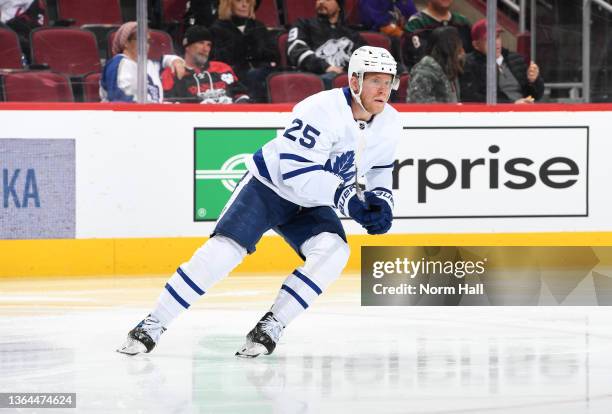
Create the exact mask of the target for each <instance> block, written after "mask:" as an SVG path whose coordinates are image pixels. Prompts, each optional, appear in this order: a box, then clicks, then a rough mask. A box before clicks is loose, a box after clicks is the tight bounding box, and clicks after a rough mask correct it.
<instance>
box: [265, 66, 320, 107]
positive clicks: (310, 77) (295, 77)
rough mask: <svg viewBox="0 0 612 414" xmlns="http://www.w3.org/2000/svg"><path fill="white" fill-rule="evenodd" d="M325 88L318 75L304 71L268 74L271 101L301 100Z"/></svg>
mask: <svg viewBox="0 0 612 414" xmlns="http://www.w3.org/2000/svg"><path fill="white" fill-rule="evenodd" d="M323 89H324V86H323V81H322V80H321V78H319V77H318V76H317V75H314V74H312V73H303V72H277V73H272V74H271V75H270V76H268V96H269V99H270V102H271V103H294V102H299V101H301V100H302V99H304V98H307V97H308V96H310V95H314V94H315V93H317V92H321V91H322V90H323Z"/></svg>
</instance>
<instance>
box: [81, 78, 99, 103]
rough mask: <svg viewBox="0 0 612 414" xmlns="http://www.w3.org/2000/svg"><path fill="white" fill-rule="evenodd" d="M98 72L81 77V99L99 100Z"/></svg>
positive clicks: (86, 100) (88, 100)
mask: <svg viewBox="0 0 612 414" xmlns="http://www.w3.org/2000/svg"><path fill="white" fill-rule="evenodd" d="M101 77H102V75H101V74H100V73H90V74H88V75H85V77H83V101H85V102H100V78H101Z"/></svg>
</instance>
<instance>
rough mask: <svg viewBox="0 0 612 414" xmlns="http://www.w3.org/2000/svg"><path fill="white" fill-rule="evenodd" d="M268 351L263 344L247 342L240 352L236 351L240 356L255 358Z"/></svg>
mask: <svg viewBox="0 0 612 414" xmlns="http://www.w3.org/2000/svg"><path fill="white" fill-rule="evenodd" d="M267 353H268V350H267V349H266V347H265V346H263V345H262V344H258V343H254V342H247V343H246V344H245V345H244V346H243V347H242V348H241V349H240V350H239V351H238V352H236V356H237V357H240V358H255V357H258V356H259V355H262V354H264V355H265V354H267Z"/></svg>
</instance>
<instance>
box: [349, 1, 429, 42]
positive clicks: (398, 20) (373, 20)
mask: <svg viewBox="0 0 612 414" xmlns="http://www.w3.org/2000/svg"><path fill="white" fill-rule="evenodd" d="M417 12H418V10H417V8H416V7H415V5H414V1H413V0H360V1H359V18H360V20H361V24H363V25H364V26H365V28H366V29H368V30H375V31H380V32H381V33H384V34H386V35H387V36H394V37H401V36H402V35H403V34H404V29H403V27H404V24H405V23H406V21H408V19H409V18H410V16H412V15H413V14H415V13H417Z"/></svg>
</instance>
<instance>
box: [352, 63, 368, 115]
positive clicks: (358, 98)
mask: <svg viewBox="0 0 612 414" xmlns="http://www.w3.org/2000/svg"><path fill="white" fill-rule="evenodd" d="M357 79H358V81H357V82H358V84H359V90H358V91H357V93H355V91H353V88H352V87H351V86H350V85H349V89H350V90H351V95H353V99H355V102H357V104H358V105H359V106H360V107H361V109H363V110H364V112H365V113H367V114H370V112H368V110H367V109H365V107H364V106H363V103H362V102H361V91H362V90H363V72H361V73H359V74H358V75H357ZM370 115H371V114H370Z"/></svg>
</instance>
